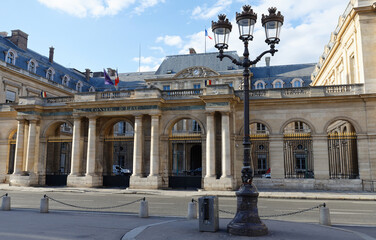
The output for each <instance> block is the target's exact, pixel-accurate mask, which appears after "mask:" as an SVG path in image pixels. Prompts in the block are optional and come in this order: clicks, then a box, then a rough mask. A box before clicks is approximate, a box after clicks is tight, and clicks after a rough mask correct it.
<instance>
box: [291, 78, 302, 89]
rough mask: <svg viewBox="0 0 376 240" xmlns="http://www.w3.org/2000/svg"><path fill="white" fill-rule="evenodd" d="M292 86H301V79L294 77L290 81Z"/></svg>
mask: <svg viewBox="0 0 376 240" xmlns="http://www.w3.org/2000/svg"><path fill="white" fill-rule="evenodd" d="M291 85H292V87H303V80H302V79H300V78H294V79H293V80H292V81H291Z"/></svg>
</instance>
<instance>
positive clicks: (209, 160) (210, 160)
mask: <svg viewBox="0 0 376 240" xmlns="http://www.w3.org/2000/svg"><path fill="white" fill-rule="evenodd" d="M206 128H207V132H206V176H205V177H214V176H215V128H214V112H212V113H208V114H207V116H206Z"/></svg>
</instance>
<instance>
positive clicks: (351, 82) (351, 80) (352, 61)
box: [350, 55, 356, 84]
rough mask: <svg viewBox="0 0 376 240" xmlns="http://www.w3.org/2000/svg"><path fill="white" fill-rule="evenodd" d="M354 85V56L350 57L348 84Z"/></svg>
mask: <svg viewBox="0 0 376 240" xmlns="http://www.w3.org/2000/svg"><path fill="white" fill-rule="evenodd" d="M354 83H356V63H355V56H354V55H351V56H350V84H354Z"/></svg>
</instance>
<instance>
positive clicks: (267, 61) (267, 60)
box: [265, 57, 270, 67]
mask: <svg viewBox="0 0 376 240" xmlns="http://www.w3.org/2000/svg"><path fill="white" fill-rule="evenodd" d="M265 63H266V66H267V67H270V57H265Z"/></svg>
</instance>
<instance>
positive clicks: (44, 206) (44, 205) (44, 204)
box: [40, 195, 48, 213]
mask: <svg viewBox="0 0 376 240" xmlns="http://www.w3.org/2000/svg"><path fill="white" fill-rule="evenodd" d="M40 212H41V213H48V197H47V196H46V195H44V197H43V198H42V199H41V200H40Z"/></svg>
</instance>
